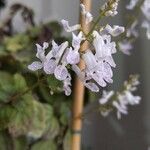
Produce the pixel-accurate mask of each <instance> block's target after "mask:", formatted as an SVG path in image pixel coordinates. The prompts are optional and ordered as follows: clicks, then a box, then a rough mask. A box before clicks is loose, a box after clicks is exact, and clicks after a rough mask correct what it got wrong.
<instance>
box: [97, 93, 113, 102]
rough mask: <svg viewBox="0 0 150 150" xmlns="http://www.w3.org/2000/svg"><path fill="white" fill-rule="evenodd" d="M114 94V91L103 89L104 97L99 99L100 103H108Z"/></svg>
mask: <svg viewBox="0 0 150 150" xmlns="http://www.w3.org/2000/svg"><path fill="white" fill-rule="evenodd" d="M113 95H114V91H109V92H107V91H103V94H102V97H101V98H100V99H99V103H100V104H106V103H107V102H108V101H109V100H110V98H111V97H112V96H113Z"/></svg>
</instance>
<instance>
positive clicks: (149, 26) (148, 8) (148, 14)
mask: <svg viewBox="0 0 150 150" xmlns="http://www.w3.org/2000/svg"><path fill="white" fill-rule="evenodd" d="M141 10H142V12H143V14H144V15H145V18H146V20H144V22H143V23H142V27H143V28H146V30H147V31H146V35H147V38H148V39H150V1H149V0H145V1H144V3H143V5H142V6H141Z"/></svg>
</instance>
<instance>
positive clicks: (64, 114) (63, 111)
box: [60, 102, 70, 125]
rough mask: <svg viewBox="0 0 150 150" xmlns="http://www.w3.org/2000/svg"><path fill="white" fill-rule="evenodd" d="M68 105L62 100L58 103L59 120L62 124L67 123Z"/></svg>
mask: <svg viewBox="0 0 150 150" xmlns="http://www.w3.org/2000/svg"><path fill="white" fill-rule="evenodd" d="M69 108H70V107H69V105H68V104H67V103H66V102H62V103H61V105H60V122H61V123H62V124H63V125H67V124H68V120H69V118H68V117H69V113H70V110H69Z"/></svg>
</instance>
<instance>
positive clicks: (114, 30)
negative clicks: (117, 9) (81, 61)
mask: <svg viewBox="0 0 150 150" xmlns="http://www.w3.org/2000/svg"><path fill="white" fill-rule="evenodd" d="M124 31H125V28H124V27H121V26H118V25H114V26H113V27H111V26H110V25H108V24H107V25H106V27H105V28H104V30H103V31H102V32H101V33H102V34H110V35H112V36H114V37H116V36H118V35H120V34H122V33H123V32H124Z"/></svg>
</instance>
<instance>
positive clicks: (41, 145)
mask: <svg viewBox="0 0 150 150" xmlns="http://www.w3.org/2000/svg"><path fill="white" fill-rule="evenodd" d="M31 150H57V148H56V144H55V143H54V142H53V141H52V140H45V141H44V140H43V141H39V142H37V143H35V144H34V145H33V146H32V147H31Z"/></svg>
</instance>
